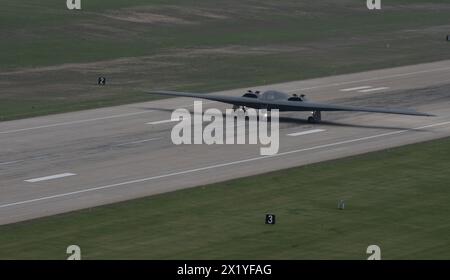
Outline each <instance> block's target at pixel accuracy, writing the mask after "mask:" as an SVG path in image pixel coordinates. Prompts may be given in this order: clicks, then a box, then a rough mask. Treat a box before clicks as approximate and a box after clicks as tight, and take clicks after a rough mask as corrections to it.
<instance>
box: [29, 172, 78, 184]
mask: <svg viewBox="0 0 450 280" xmlns="http://www.w3.org/2000/svg"><path fill="white" fill-rule="evenodd" d="M74 175H77V174H74V173H61V174H56V175H50V176H45V177H39V178H34V179H28V180H25V182H28V183H36V182H41V181H47V180H53V179H59V178H64V177H68V176H74Z"/></svg>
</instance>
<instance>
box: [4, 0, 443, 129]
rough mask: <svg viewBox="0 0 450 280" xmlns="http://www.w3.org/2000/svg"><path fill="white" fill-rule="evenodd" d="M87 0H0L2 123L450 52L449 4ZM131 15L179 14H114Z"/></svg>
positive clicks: (418, 1)
mask: <svg viewBox="0 0 450 280" xmlns="http://www.w3.org/2000/svg"><path fill="white" fill-rule="evenodd" d="M82 3H83V10H82V11H76V12H74V11H68V10H67V9H66V7H65V1H59V0H41V1H39V2H36V1H34V0H21V1H16V0H3V1H2V8H1V9H0V40H1V42H2V43H1V44H0V121H1V120H10V119H17V118H25V117H30V116H37V115H45V114H50V113H58V112H66V111H73V110H80V109H88V108H96V107H101V106H111V105H117V104H123V103H130V102H138V101H145V100H151V99H153V98H155V97H152V96H149V95H145V94H142V91H141V90H140V89H142V88H148V89H174V90H192V91H202V92H204V91H213V90H223V89H230V88H237V87H250V86H255V85H261V84H270V83H276V82H283V81H290V80H300V79H307V78H312V77H320V76H327V75H334V74H343V73H350V72H358V71H362V70H370V69H379V68H387V67H394V66H399V65H406V64H415V63H421V62H429V61H437V60H442V59H450V52H449V51H448V48H449V44H448V42H445V36H446V35H447V33H446V32H448V26H449V25H450V21H449V18H448V8H446V6H445V3H446V1H439V0H433V1H430V0H414V1H405V0H392V1H388V2H386V1H385V2H384V3H383V10H382V11H378V12H371V11H368V10H367V9H366V8H365V3H364V1H361V0H341V1H334V0H324V1H306V0H300V1H299V0H279V1H276V3H274V2H273V1H270V0H262V1H255V0H228V1H223V0H222V1H219V0H214V1H213V0H201V1H194V0H183V1H181V0H170V1H156V0H108V1H106V0H89V1H83V2H82ZM130 11H131V12H130ZM133 12H140V13H143V14H144V17H152V16H154V15H155V14H156V15H159V16H164V17H170V18H171V19H172V20H173V19H175V20H178V22H177V21H172V22H146V23H145V22H144V23H142V22H133V21H129V20H118V19H114V18H111V16H114V15H116V16H117V15H122V16H123V15H125V16H130V15H133ZM208 14H210V15H211V16H209V17H208V16H205V15H208ZM180 20H182V21H184V23H180ZM185 22H188V24H186V23H185ZM230 48H231V49H232V51H231V52H230V51H223V50H224V49H225V50H230ZM233 48H234V49H233ZM255 48H263V50H257V49H255ZM205 49H207V50H209V52H207V51H205ZM117 59H124V60H117ZM83 63H91V64H83ZM67 64H75V65H67ZM55 66H60V67H61V68H52V69H48V68H45V67H55ZM31 69H34V71H30V70H31ZM100 75H105V76H107V78H108V81H110V83H109V85H108V86H107V88H106V89H99V88H98V87H96V86H95V82H96V79H97V77H98V76H100Z"/></svg>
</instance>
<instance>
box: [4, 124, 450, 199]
mask: <svg viewBox="0 0 450 280" xmlns="http://www.w3.org/2000/svg"><path fill="white" fill-rule="evenodd" d="M449 124H450V121H447V122H441V123H434V124H429V125H425V126H420V127H415V128H411V129H403V130H397V131H393V132H388V133H382V134H376V135H372V136H367V137H362V138H355V139H349V140H344V141H340V142H334V143H330V144H324V145H319V146H314V147H310V148H304V149H299V150H292V151H287V152H283V153H278V154H275V155H271V156H259V157H254V158H249V159H244V160H238V161H232V162H227V163H221V164H216V165H209V166H205V167H200V168H195V169H189V170H184V171H179V172H173V173H168V174H163V175H158V176H153V177H147V178H142V179H136V180H131V181H126V182H121V183H116V184H111V185H104V186H98V187H91V188H87V189H82V190H78V191H73V192H68V193H61V194H56V195H51V196H44V197H39V198H34V199H29V200H23V201H17V202H12V203H7V204H2V205H0V208H6V207H11V206H17V205H23V204H29V203H33V202H38V201H44V200H50V199H54V198H60V197H65V196H71V195H75V194H81V193H87V192H93V191H98V190H104V189H109V188H114V187H119V186H124V185H130V184H135V183H142V182H147V181H151V180H156V179H161V178H167V177H172V176H177V175H183V174H189V173H195V172H199V171H204V170H210V169H216V168H220V167H225V166H230V165H237V164H241V163H247V162H252V161H257V160H261V159H266V158H274V157H281V156H285V155H289V154H296V153H301V152H305V151H312V150H319V149H323V148H329V147H334V146H339V145H343V144H350V143H356V142H361V141H365V140H370V139H375V138H381V137H386V136H392V135H396V134H401V133H405V132H408V131H414V130H420V129H424V128H431V127H437V126H445V125H449Z"/></svg>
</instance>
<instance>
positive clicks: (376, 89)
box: [358, 87, 389, 92]
mask: <svg viewBox="0 0 450 280" xmlns="http://www.w3.org/2000/svg"><path fill="white" fill-rule="evenodd" d="M385 89H389V87H378V88H369V89H363V90H358V92H372V91H378V90H385Z"/></svg>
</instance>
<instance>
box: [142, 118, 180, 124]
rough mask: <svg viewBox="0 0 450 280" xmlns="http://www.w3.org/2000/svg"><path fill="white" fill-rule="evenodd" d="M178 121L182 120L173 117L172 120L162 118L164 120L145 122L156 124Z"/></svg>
mask: <svg viewBox="0 0 450 280" xmlns="http://www.w3.org/2000/svg"><path fill="white" fill-rule="evenodd" d="M178 121H180V120H172V119H170V120H162V121H155V122H148V123H145V124H151V125H155V124H163V123H171V122H178Z"/></svg>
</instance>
